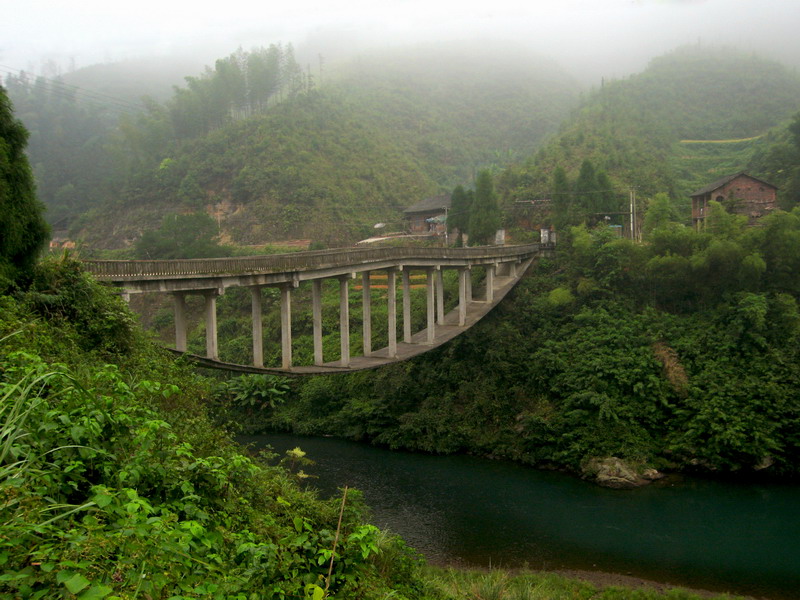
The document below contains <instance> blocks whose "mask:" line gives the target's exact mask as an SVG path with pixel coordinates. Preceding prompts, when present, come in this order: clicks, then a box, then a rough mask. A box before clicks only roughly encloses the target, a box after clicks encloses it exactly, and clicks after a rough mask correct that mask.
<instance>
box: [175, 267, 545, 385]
mask: <svg viewBox="0 0 800 600" xmlns="http://www.w3.org/2000/svg"><path fill="white" fill-rule="evenodd" d="M532 262H533V259H528V260H526V261H524V262H523V263H522V264H520V266H519V268H518V269H517V276H516V277H496V278H495V286H494V298H493V301H492V302H485V301H481V300H473V301H472V302H468V303H467V317H466V324H465V325H464V326H459V325H458V308H456V309H454V310H451V311H450V312H449V313H447V314H446V315H445V323H444V324H443V325H438V324H437V325H436V329H435V333H436V335H435V337H434V341H433V343H432V344H428V343H426V340H427V329H423V330H421V331H418V332H417V333H415V334H414V335H413V336H412V337H411V340H412V343H410V344H408V343H405V342H400V341H398V343H397V357H396V358H389V349H388V348H381V349H379V350H375V351H373V352H372V354H371V355H370V356H354V357H351V358H350V365H349V366H347V367H343V366H342V365H341V364H340V362H339V361H332V362H326V363H323V364H322V365H309V366H293V367H292V368H290V369H288V370H286V369H281V368H278V367H274V368H273V367H264V368H259V367H253V366H248V365H239V364H234V363H227V362H223V361H218V360H213V359H210V358H206V357H203V356H198V355H196V354H188V353H186V354H184V353H181V354H183V355H184V356H186V357H187V358H189V359H190V360H191V361H193V362H195V363H196V364H197V365H199V366H203V367H208V368H213V369H223V370H227V371H237V372H241V373H279V374H283V375H315V374H325V373H345V372H350V371H361V370H364V369H374V368H377V367H381V366H384V365H388V364H392V363H397V362H401V361H404V360H408V359H409V358H412V357H414V356H417V355H419V354H423V353H425V352H428V351H430V350H432V349H434V348H436V347H438V346H441V345H442V344H445V343H447V342H449V341H450V340H452V339H453V338H454V337H456V336H457V335H459V334H461V333H463V332H465V331H466V330H467V329H469V328H470V327H472V326H473V325H474V324H475V323H477V322H478V321H480V320H481V319H482V318H483V317H484V316H486V315H487V314H488V313H489V311H491V310H492V309H493V308H494V307H495V306H497V305H498V304H499V303H500V301H501V300H502V299H503V298H504V297H505V296H506V294H508V292H510V291H511V289H512V288H513V287H514V285H515V284H516V283H517V282H518V281H519V280H520V278H522V276H523V275H524V274H525V272H526V271H527V269H528V267H529V266H530V264H531V263H532ZM175 352H177V351H175Z"/></svg>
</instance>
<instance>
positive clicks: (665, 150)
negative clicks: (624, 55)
mask: <svg viewBox="0 0 800 600" xmlns="http://www.w3.org/2000/svg"><path fill="white" fill-rule="evenodd" d="M799 97H800V77H798V76H797V74H796V73H794V72H792V71H790V70H789V69H787V68H785V67H783V66H781V65H780V64H778V63H775V62H773V61H770V60H766V59H763V58H759V57H756V56H753V55H748V54H742V53H739V52H737V51H735V50H730V49H714V48H707V47H702V46H692V47H685V48H682V49H679V50H676V51H674V52H672V53H670V54H667V55H665V56H662V57H660V58H657V59H654V60H653V61H651V63H650V65H649V66H648V68H647V69H646V70H645V71H644V72H642V73H640V74H638V75H634V76H631V77H629V78H627V79H624V80H619V81H610V82H609V81H606V82H604V83H603V85H601V87H600V88H599V89H595V90H593V91H592V92H591V93H590V94H588V95H587V96H586V97H585V98H584V100H583V102H582V104H581V106H580V108H578V109H577V110H576V111H575V113H574V114H573V115H572V117H571V118H570V119H569V120H567V121H566V123H565V124H564V125H563V126H562V128H561V131H560V132H559V135H558V136H556V137H555V138H554V139H553V140H551V141H550V142H549V143H548V144H547V145H546V146H545V147H544V148H542V149H541V150H540V151H539V152H537V153H536V154H535V155H534V156H533V157H532V158H531V159H530V160H529V161H528V162H527V163H525V164H524V165H521V166H518V167H516V168H513V169H510V170H508V172H506V173H504V175H503V177H502V183H503V188H504V190H505V194H504V197H505V199H506V202H507V203H511V202H513V201H516V200H533V199H536V198H550V197H551V196H552V195H553V192H556V193H557V192H558V182H557V175H556V171H557V169H558V168H561V169H563V170H564V171H565V173H566V175H567V177H568V178H569V179H570V180H575V179H577V178H578V176H579V171H580V169H581V167H582V165H583V163H584V162H585V161H590V162H591V163H592V165H593V166H594V168H595V169H596V170H598V171H604V172H606V173H608V174H609V175H610V178H611V183H612V184H613V187H614V190H615V193H616V195H617V197H618V206H617V208H618V209H620V210H627V192H628V188H630V187H635V188H636V189H637V190H638V195H639V196H640V197H644V198H648V197H652V196H653V195H654V194H656V193H659V192H666V193H668V194H669V195H670V196H671V197H672V198H673V199H675V200H676V203H677V206H678V207H679V208H680V209H681V210H682V211H683V215H684V217H685V218H687V219H688V206H689V199H688V194H690V193H691V192H693V191H694V190H695V189H698V188H699V187H701V186H702V185H705V184H707V183H710V182H712V181H714V180H716V179H719V178H720V177H722V176H724V175H729V174H731V173H735V172H737V171H739V170H742V169H744V168H746V167H747V166H748V165H749V164H750V158H751V155H752V153H753V152H754V147H755V145H756V144H757V143H758V140H753V139H751V140H748V139H744V138H754V137H758V136H761V135H763V134H767V133H768V132H769V130H770V129H771V128H772V127H775V126H777V125H779V124H781V123H782V122H783V121H785V120H786V119H788V118H789V116H790V115H792V114H793V113H794V112H796V111H797V110H798V107H800V103H799V102H798V98H799ZM686 140H694V141H701V142H702V141H715V140H723V141H728V143H721V144H708V143H705V144H701V143H696V144H688V143H686ZM752 174H753V175H755V176H764V175H766V173H762V172H761V171H758V170H756V172H754V173H752ZM557 200H558V197H556V198H554V201H557ZM572 201H574V202H575V203H576V205H580V204H581V198H574V199H572ZM582 210H584V212H588V211H587V210H586V209H585V208H584V209H582ZM575 222H580V219H578V220H576V221H575Z"/></svg>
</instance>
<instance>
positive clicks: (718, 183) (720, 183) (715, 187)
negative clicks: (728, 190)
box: [690, 171, 778, 198]
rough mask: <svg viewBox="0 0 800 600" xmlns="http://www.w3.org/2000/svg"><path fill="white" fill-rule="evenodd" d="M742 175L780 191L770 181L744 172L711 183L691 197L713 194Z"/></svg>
mask: <svg viewBox="0 0 800 600" xmlns="http://www.w3.org/2000/svg"><path fill="white" fill-rule="evenodd" d="M740 175H744V176H745V177H749V178H750V179H752V180H754V181H758V182H759V183H763V184H764V185H768V186H769V187H771V188H775V189H778V187H777V186H775V185H772V184H771V183H769V182H768V181H764V180H763V179H758V178H757V177H753V176H752V175H748V174H747V173H745V172H744V171H739V172H738V173H734V174H733V175H727V176H726V177H723V178H721V179H717V180H716V181H715V182H714V183H709V184H708V185H707V186H705V187H702V188H700V189H699V190H697V191H696V192H694V193H693V194H690V196H691V197H692V198H694V197H695V196H703V195H704V194H708V193H709V192H713V191H714V190H718V189H719V188H721V187H722V186H723V185H725V184H726V183H730V182H731V181H733V180H734V179H736V178H737V177H739V176H740Z"/></svg>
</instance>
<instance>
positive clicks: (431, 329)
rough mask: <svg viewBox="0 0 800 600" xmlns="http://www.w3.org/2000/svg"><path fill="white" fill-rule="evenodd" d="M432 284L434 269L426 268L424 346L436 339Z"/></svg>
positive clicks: (434, 300) (434, 299) (434, 301)
mask: <svg viewBox="0 0 800 600" xmlns="http://www.w3.org/2000/svg"><path fill="white" fill-rule="evenodd" d="M434 282H435V280H434V269H433V267H428V268H427V269H425V296H426V300H427V303H426V304H427V314H428V319H427V321H428V327H427V329H426V331H427V336H426V338H425V343H426V344H433V340H434V338H435V337H436V306H435V304H436V298H435V297H434V296H435V293H436V290H435V289H434V288H435V287H436V286H435V285H434Z"/></svg>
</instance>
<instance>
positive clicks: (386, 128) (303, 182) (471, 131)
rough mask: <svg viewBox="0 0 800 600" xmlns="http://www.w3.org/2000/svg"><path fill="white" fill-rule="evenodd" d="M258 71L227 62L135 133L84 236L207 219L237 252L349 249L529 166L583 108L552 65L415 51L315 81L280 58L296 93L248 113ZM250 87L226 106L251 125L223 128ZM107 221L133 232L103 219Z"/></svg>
mask: <svg viewBox="0 0 800 600" xmlns="http://www.w3.org/2000/svg"><path fill="white" fill-rule="evenodd" d="M271 51H272V47H271V48H270V49H268V50H267V52H266V54H267V55H266V56H265V61H268V59H269V55H270V52H271ZM282 51H283V52H284V53H286V52H287V49H283V50H282ZM252 56H253V55H252V53H247V52H241V51H240V52H237V53H235V54H234V55H231V56H230V57H228V58H227V59H224V60H222V61H217V64H216V65H215V69H214V70H213V71H211V70H207V71H206V73H205V74H203V75H201V76H200V77H197V78H191V79H189V80H187V81H188V86H187V87H186V88H184V89H182V90H180V91H178V92H177V93H176V95H175V96H174V97H173V99H172V100H171V101H168V102H167V103H166V104H165V105H164V107H163V108H154V109H153V110H151V113H150V114H149V115H148V116H147V117H144V118H142V119H140V120H139V122H138V123H137V124H130V125H129V126H128V127H127V128H126V131H127V135H128V136H129V137H130V139H131V141H132V142H134V143H140V142H143V136H144V134H145V133H146V132H150V133H151V134H152V135H151V136H150V137H151V139H150V141H149V142H144V143H145V144H146V145H149V146H148V148H147V149H146V150H145V151H142V148H139V150H137V154H138V155H139V156H138V157H137V158H136V160H135V161H131V162H130V166H131V168H130V169H129V171H128V174H127V175H126V177H125V180H124V182H123V181H117V182H116V183H117V184H118V185H119V184H121V186H120V188H119V193H118V194H117V195H116V198H115V199H114V200H110V201H109V202H99V203H97V205H96V206H95V208H94V209H92V213H91V214H87V215H86V217H85V218H84V219H83V220H82V225H81V230H80V235H82V236H83V237H84V238H85V239H87V240H88V241H89V242H90V243H91V244H92V245H98V246H111V247H120V246H124V245H126V244H128V243H131V242H132V241H133V240H135V239H136V238H138V236H139V235H141V233H142V232H143V231H145V230H147V229H150V228H153V227H156V226H157V225H158V223H159V222H160V220H161V217H162V216H163V215H164V214H168V213H170V212H188V211H197V210H202V211H206V212H208V213H209V214H213V215H214V216H215V218H216V219H217V220H218V221H219V223H220V225H221V227H222V230H223V234H224V238H225V239H226V240H229V241H232V242H235V243H238V244H259V243H266V242H269V241H274V240H284V239H287V238H298V237H300V238H312V239H316V240H322V241H324V242H325V243H333V242H334V240H337V241H339V242H341V241H342V240H353V239H358V238H359V237H363V236H364V235H365V234H366V233H368V231H369V229H370V228H371V227H372V225H374V224H375V223H377V222H379V221H380V222H388V223H391V224H393V225H394V226H396V227H398V228H401V227H402V224H401V220H402V210H403V209H404V208H406V207H408V206H410V205H412V204H414V203H416V202H418V201H419V200H420V199H422V198H424V197H426V196H428V195H433V194H436V193H440V192H442V191H447V190H449V189H451V188H452V187H453V186H455V185H456V184H458V183H465V182H469V181H470V180H471V179H472V177H473V176H474V173H475V172H476V170H477V169H479V168H482V167H486V166H490V165H496V168H500V167H502V166H504V165H506V164H508V163H509V162H510V161H511V160H513V159H514V158H519V157H523V156H526V155H527V154H529V153H530V152H531V151H532V150H533V149H535V148H536V147H538V145H539V144H541V143H542V141H543V140H544V139H545V138H546V136H548V135H550V134H552V133H554V132H555V131H556V129H557V127H558V124H559V123H560V122H561V120H562V119H563V118H564V117H565V116H566V115H567V112H568V110H569V108H570V107H571V106H574V105H575V102H576V101H577V97H578V86H577V84H575V83H574V81H572V80H571V79H570V78H569V77H568V76H566V75H564V74H563V73H561V72H560V71H559V70H558V68H557V67H555V66H554V65H552V64H551V63H547V62H546V61H537V60H534V59H532V58H531V57H528V58H527V59H524V58H519V57H512V56H509V55H508V54H507V53H504V52H503V51H498V52H490V51H488V50H483V51H482V52H480V53H474V54H472V55H470V54H467V53H465V52H463V51H459V52H455V51H450V52H445V51H442V50H441V49H436V50H430V49H417V50H415V51H413V52H409V53H406V52H405V51H403V52H398V53H396V54H394V55H393V54H392V53H388V54H385V55H382V56H377V57H375V56H372V57H369V58H363V59H360V60H357V61H353V63H351V64H350V65H343V66H342V67H341V68H334V67H330V68H328V67H326V68H324V69H322V70H319V71H316V72H315V70H314V69H310V68H307V69H305V70H303V69H302V68H301V67H299V64H297V63H296V62H295V64H294V66H291V62H292V60H293V59H292V57H291V56H287V55H286V54H284V55H281V58H280V61H279V62H280V64H282V65H284V67H286V65H290V66H288V67H286V69H287V72H286V77H285V79H286V81H287V83H286V84H285V85H284V86H283V87H282V88H281V89H278V88H275V90H276V91H274V92H273V93H272V95H271V96H270V97H269V98H268V99H265V100H264V102H256V103H254V102H253V101H252V100H251V92H252V90H251V89H249V88H248V86H250V87H252V85H251V83H252V82H251V81H250V78H249V76H248V75H247V72H245V73H244V77H239V75H238V71H239V70H244V71H247V70H248V69H250V68H251V66H252V65H251V63H252V60H251V58H252ZM512 58H513V59H514V60H512ZM217 80H219V81H220V84H217V83H216V82H217ZM241 82H244V83H241ZM265 82H266V79H265ZM240 84H241V85H242V86H243V87H242V92H241V99H239V98H238V97H237V98H236V99H233V98H232V99H231V103H232V104H231V105H232V106H234V105H235V106H239V105H241V106H242V110H239V109H237V110H238V112H237V113H236V114H231V115H229V116H228V117H226V118H225V119H222V120H220V113H218V112H213V111H215V110H216V109H215V108H214V106H215V104H214V103H215V102H216V101H215V100H214V97H216V96H217V95H224V94H227V93H228V91H229V90H231V89H233V88H235V87H237V86H239V85H240ZM265 85H267V83H265ZM240 100H241V101H240ZM251 105H252V106H256V107H257V109H253V108H252V106H251ZM207 111H212V112H208V115H209V116H208V117H205V116H204V114H206V112H207ZM248 114H249V116H248ZM214 115H217V116H214ZM225 121H227V122H225ZM165 126H166V129H165V128H164V127H165ZM179 126H180V128H178V127H179ZM170 127H172V128H173V129H174V131H173V133H172V134H170V135H163V133H164V131H168V130H169V129H170ZM156 130H157V131H159V132H160V133H159V134H155V133H154V131H156ZM108 210H112V211H113V212H114V213H115V214H117V215H118V214H120V212H123V213H125V214H126V215H127V217H126V218H125V219H108V218H106V216H105V215H106V214H107V211H108ZM264 215H269V216H270V218H268V219H264ZM86 223H89V224H90V226H89V227H86V226H85V224H86Z"/></svg>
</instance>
